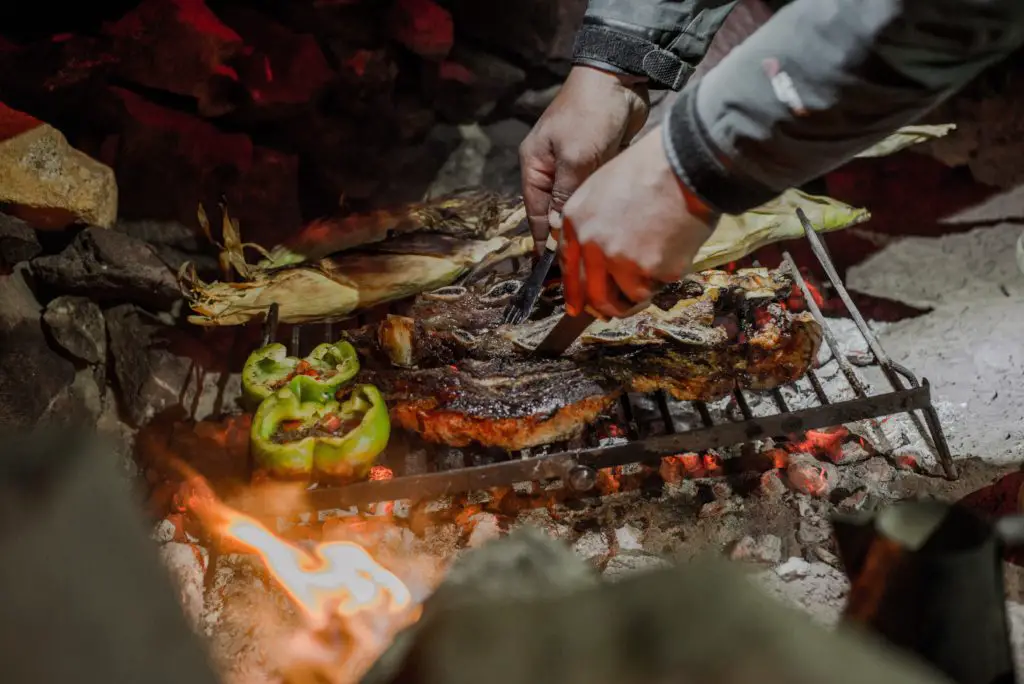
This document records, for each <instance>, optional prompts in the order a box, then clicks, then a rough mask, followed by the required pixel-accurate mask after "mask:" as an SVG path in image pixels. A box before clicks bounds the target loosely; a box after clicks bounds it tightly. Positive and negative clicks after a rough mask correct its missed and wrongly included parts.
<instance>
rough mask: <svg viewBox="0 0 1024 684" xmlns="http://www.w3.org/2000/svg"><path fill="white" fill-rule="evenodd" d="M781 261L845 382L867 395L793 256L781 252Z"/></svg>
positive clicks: (865, 388)
mask: <svg viewBox="0 0 1024 684" xmlns="http://www.w3.org/2000/svg"><path fill="white" fill-rule="evenodd" d="M782 263H784V264H785V265H786V267H787V268H788V269H789V272H790V274H792V276H793V280H795V281H796V284H797V286H799V288H800V291H801V292H802V293H803V295H804V301H805V302H806V303H807V309H808V310H809V311H810V312H811V315H812V316H814V320H815V321H817V323H818V325H820V326H821V333H822V335H823V336H824V337H825V344H827V345H828V348H829V349H830V350H832V356H833V357H835V360H836V363H838V364H839V370H841V371H842V372H843V375H844V376H846V380H847V382H849V383H850V387H852V388H853V391H854V393H855V394H856V395H857V396H858V397H866V396H868V389H867V387H866V386H865V385H864V381H863V380H861V379H860V376H859V375H857V371H856V370H855V369H854V367H853V365H852V364H851V363H850V361H849V360H848V359H847V358H846V357H845V356H844V355H843V353H842V350H841V349H840V348H839V342H838V341H836V336H835V334H834V333H833V332H832V329H831V328H830V327H828V323H827V322H826V321H825V317H824V316H823V315H822V313H821V309H819V308H818V303H817V302H816V301H814V297H813V296H812V295H811V291H810V290H809V289H808V288H807V283H806V282H805V281H804V276H803V274H801V273H800V269H799V268H797V265H796V262H795V261H793V257H792V256H790V254H789V252H783V253H782Z"/></svg>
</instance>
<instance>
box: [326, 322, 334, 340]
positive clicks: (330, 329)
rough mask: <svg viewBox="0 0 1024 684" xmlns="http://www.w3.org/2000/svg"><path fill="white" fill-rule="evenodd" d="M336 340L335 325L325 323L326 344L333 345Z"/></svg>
mask: <svg viewBox="0 0 1024 684" xmlns="http://www.w3.org/2000/svg"><path fill="white" fill-rule="evenodd" d="M335 341H336V340H335V339H334V324H333V323H331V322H330V321H327V322H325V323H324V342H326V343H327V344H331V343H333V342H335Z"/></svg>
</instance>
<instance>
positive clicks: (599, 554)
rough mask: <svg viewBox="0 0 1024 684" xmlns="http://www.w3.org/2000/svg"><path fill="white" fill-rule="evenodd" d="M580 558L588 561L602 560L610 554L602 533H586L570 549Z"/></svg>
mask: <svg viewBox="0 0 1024 684" xmlns="http://www.w3.org/2000/svg"><path fill="white" fill-rule="evenodd" d="M572 549H573V551H575V552H576V555H577V556H579V557H580V558H582V559H584V560H588V561H594V560H597V561H600V560H603V559H604V558H605V557H606V556H607V555H608V554H609V553H610V552H611V549H610V548H609V547H608V540H607V539H606V538H605V536H604V534H603V533H602V532H593V531H592V532H586V533H584V534H583V536H582V537H580V538H579V539H578V540H577V541H576V543H575V544H574V545H573V547H572Z"/></svg>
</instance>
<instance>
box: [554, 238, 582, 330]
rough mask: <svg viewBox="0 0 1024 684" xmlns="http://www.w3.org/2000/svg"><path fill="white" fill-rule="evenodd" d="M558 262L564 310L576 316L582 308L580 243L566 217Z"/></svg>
mask: <svg viewBox="0 0 1024 684" xmlns="http://www.w3.org/2000/svg"><path fill="white" fill-rule="evenodd" d="M558 262H559V267H560V268H561V270H562V294H563V297H564V298H565V311H566V313H568V314H569V315H570V316H578V315H579V313H580V312H581V311H582V310H583V289H582V287H581V283H580V243H579V242H578V241H577V240H576V230H575V229H574V228H573V225H572V221H570V220H569V219H568V218H566V219H565V220H563V221H562V239H561V244H560V246H559V249H558Z"/></svg>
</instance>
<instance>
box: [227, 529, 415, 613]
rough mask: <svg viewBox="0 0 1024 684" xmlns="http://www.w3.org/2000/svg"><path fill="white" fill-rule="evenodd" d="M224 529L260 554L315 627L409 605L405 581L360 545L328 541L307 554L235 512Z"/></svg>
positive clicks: (400, 609) (230, 535)
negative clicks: (344, 618)
mask: <svg viewBox="0 0 1024 684" xmlns="http://www.w3.org/2000/svg"><path fill="white" fill-rule="evenodd" d="M222 533H223V534H224V535H225V536H227V537H229V538H230V539H233V540H234V541H237V542H239V543H241V544H243V545H245V546H247V547H248V548H250V549H251V550H253V551H255V552H256V553H257V554H259V556H260V558H261V559H262V560H263V562H264V564H265V565H266V566H267V569H268V570H269V571H270V572H271V574H272V575H273V577H274V579H275V580H276V581H277V583H278V584H280V585H281V587H282V588H283V589H284V590H285V592H287V594H288V596H290V597H291V599H292V600H293V601H295V603H296V605H298V606H299V607H300V608H302V610H303V612H304V613H305V614H306V616H307V617H308V618H309V619H310V621H311V622H312V623H313V624H314V625H316V626H321V627H322V626H326V625H327V624H328V623H329V622H330V621H331V619H333V618H334V617H350V616H353V615H355V614H357V613H360V612H364V611H379V610H384V611H386V612H388V613H391V614H399V613H401V612H403V611H404V610H405V609H407V608H408V607H409V606H410V605H411V603H412V596H411V594H410V593H409V589H408V588H407V587H406V586H405V584H404V583H403V582H402V581H401V580H400V579H398V577H396V576H395V575H394V574H392V573H391V572H390V571H389V570H387V569H386V568H384V567H383V566H382V565H380V564H379V563H377V562H376V561H375V560H374V559H373V558H372V557H371V556H370V554H369V553H367V551H366V549H364V548H363V547H361V546H359V545H358V544H354V543H352V542H330V543H325V544H320V545H318V546H317V547H316V548H315V549H314V550H313V552H312V553H307V552H306V551H304V550H302V549H300V548H298V547H296V546H293V545H292V544H289V543H288V542H286V541H284V540H283V539H281V538H280V537H278V536H277V535H275V534H273V533H272V532H270V530H268V529H267V528H265V527H264V526H263V525H261V524H260V523H259V522H257V521H256V520H254V519H252V518H250V517H249V516H247V515H243V514H241V513H238V512H237V511H231V512H230V513H229V514H228V522H227V523H226V525H225V527H224V529H223V530H222Z"/></svg>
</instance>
